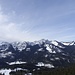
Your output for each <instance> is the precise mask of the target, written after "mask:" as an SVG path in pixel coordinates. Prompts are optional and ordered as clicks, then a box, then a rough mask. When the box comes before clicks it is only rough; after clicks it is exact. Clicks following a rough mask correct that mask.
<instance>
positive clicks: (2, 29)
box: [0, 10, 35, 41]
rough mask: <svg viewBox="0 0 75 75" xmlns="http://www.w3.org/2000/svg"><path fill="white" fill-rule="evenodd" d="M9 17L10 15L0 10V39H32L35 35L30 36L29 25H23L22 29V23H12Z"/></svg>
mask: <svg viewBox="0 0 75 75" xmlns="http://www.w3.org/2000/svg"><path fill="white" fill-rule="evenodd" d="M13 14H15V12H13ZM10 19H11V16H10V15H7V14H3V11H2V10H0V41H33V39H34V38H35V37H33V38H31V37H32V36H34V35H32V34H30V30H31V29H32V27H31V26H25V28H24V29H23V27H22V24H23V23H20V24H18V23H14V22H12V21H11V20H10ZM24 24H25V23H24ZM22 29H23V30H22Z"/></svg>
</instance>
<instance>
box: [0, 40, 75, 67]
mask: <svg viewBox="0 0 75 75" xmlns="http://www.w3.org/2000/svg"><path fill="white" fill-rule="evenodd" d="M0 60H1V62H0V63H1V65H2V62H3V63H6V64H9V65H10V64H11V63H14V64H15V63H17V62H18V63H19V64H22V62H24V63H34V64H35V65H38V66H42V65H43V66H45V67H46V66H50V65H51V66H52V67H58V66H66V65H68V64H70V63H71V64H72V63H75V42H74V41H72V42H58V41H56V40H53V41H49V40H45V39H42V40H39V41H34V42H25V41H24V42H12V43H8V42H0ZM40 63H41V64H40ZM51 66H50V67H51Z"/></svg>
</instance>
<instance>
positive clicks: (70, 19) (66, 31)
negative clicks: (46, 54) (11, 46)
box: [0, 0, 75, 41]
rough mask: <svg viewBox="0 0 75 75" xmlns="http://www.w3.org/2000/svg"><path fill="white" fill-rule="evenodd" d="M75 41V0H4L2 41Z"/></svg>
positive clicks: (1, 2)
mask: <svg viewBox="0 0 75 75" xmlns="http://www.w3.org/2000/svg"><path fill="white" fill-rule="evenodd" d="M40 39H49V40H58V41H73V40H75V0H0V41H35V40H40Z"/></svg>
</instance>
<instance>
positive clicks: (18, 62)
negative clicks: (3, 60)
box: [8, 61, 26, 65]
mask: <svg viewBox="0 0 75 75" xmlns="http://www.w3.org/2000/svg"><path fill="white" fill-rule="evenodd" d="M25 63H26V62H21V61H16V62H11V63H8V64H9V65H14V64H25Z"/></svg>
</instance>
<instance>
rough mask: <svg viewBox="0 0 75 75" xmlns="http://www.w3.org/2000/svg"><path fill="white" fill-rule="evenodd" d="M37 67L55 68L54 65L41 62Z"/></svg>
mask: <svg viewBox="0 0 75 75" xmlns="http://www.w3.org/2000/svg"><path fill="white" fill-rule="evenodd" d="M36 66H40V67H47V68H54V66H53V65H52V64H44V63H43V62H39V63H38V64H37V65H36Z"/></svg>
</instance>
